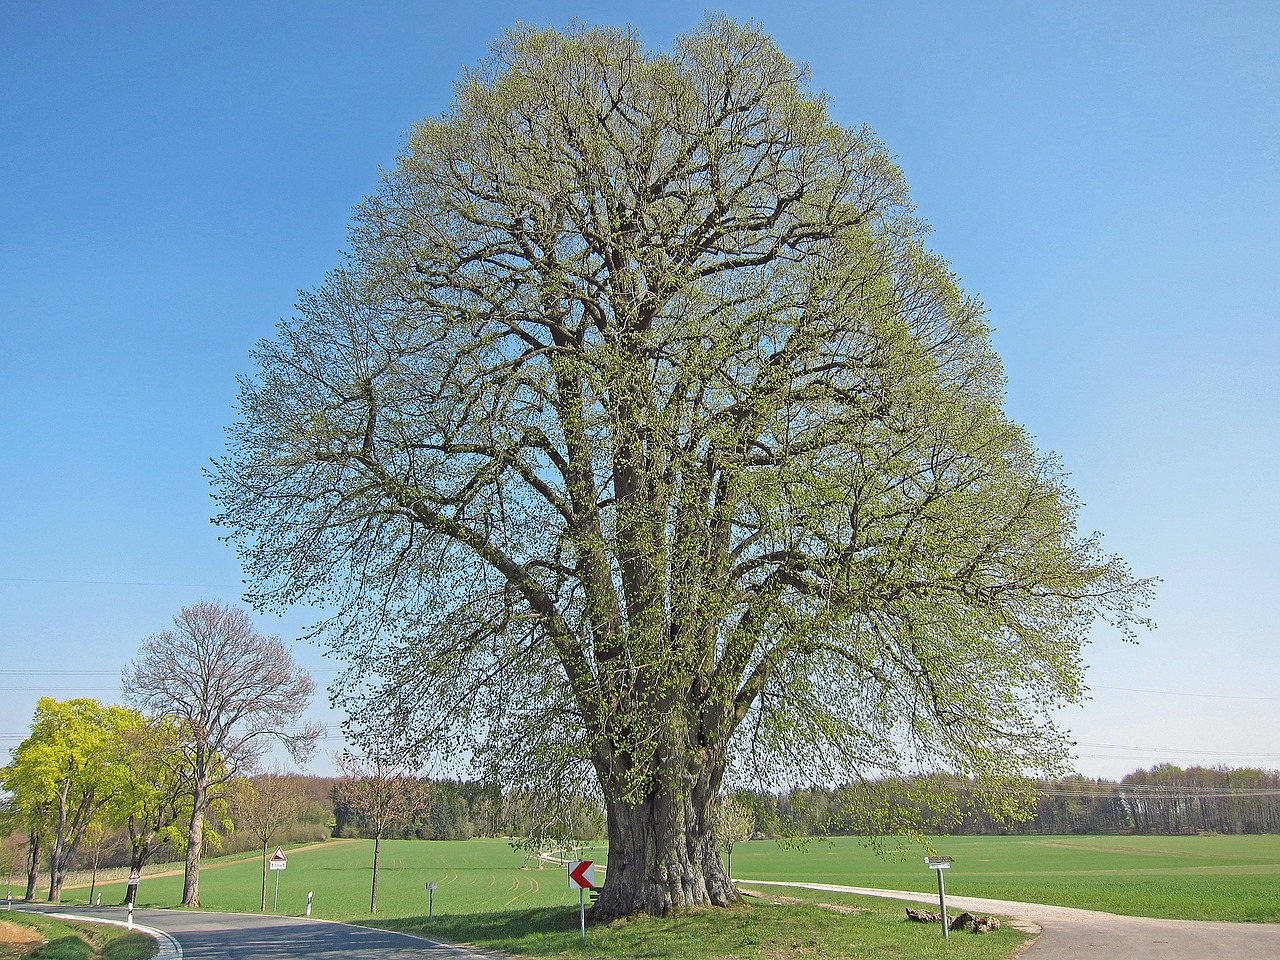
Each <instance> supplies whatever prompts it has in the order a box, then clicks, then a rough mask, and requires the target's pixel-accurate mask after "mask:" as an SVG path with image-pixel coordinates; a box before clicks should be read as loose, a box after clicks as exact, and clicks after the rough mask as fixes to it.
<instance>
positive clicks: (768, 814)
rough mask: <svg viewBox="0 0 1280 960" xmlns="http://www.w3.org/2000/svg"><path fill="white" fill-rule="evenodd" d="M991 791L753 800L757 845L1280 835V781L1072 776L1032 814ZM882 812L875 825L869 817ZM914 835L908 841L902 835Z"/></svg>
mask: <svg viewBox="0 0 1280 960" xmlns="http://www.w3.org/2000/svg"><path fill="white" fill-rule="evenodd" d="M990 789H991V788H990V787H989V786H985V785H982V784H980V783H978V782H977V781H974V780H969V779H964V778H959V777H953V776H945V775H934V776H927V777H916V778H906V779H903V780H899V781H892V782H878V783H868V784H859V785H848V786H842V787H839V788H836V789H828V788H823V787H814V788H804V789H795V790H791V791H787V792H784V793H760V792H757V793H745V794H740V796H744V797H746V798H747V802H748V805H749V806H750V808H751V809H752V810H753V811H754V812H755V818H756V833H757V835H765V836H771V835H782V836H793V835H799V836H805V835H809V836H814V835H820V834H837V835H840V834H843V835H850V834H852V835H864V836H865V835H881V834H882V833H883V831H882V830H879V829H877V828H876V827H877V826H878V823H879V822H881V821H883V820H885V819H887V820H888V821H889V822H891V823H892V822H898V823H901V824H908V823H910V824H914V825H915V826H916V829H918V830H919V831H920V832H923V833H933V834H945V835H969V834H990V835H1002V834H1020V835H1022V834H1046V835H1049V834H1160V835H1178V834H1196V833H1222V834H1264V833H1276V832H1280V771H1275V770H1263V769H1258V768H1254V767H1227V766H1216V767H1202V766H1191V767H1187V768H1185V769H1184V768H1182V767H1179V766H1177V765H1175V764H1170V763H1163V764H1157V765H1156V766H1153V767H1151V768H1150V769H1141V770H1135V771H1134V772H1132V773H1129V774H1126V775H1125V776H1124V777H1122V778H1121V779H1120V780H1118V781H1117V780H1106V779H1089V778H1086V777H1081V776H1071V777H1066V778H1063V779H1059V780H1053V781H1045V782H1041V783H1038V784H1037V785H1036V786H1035V790H1034V798H1033V801H1032V802H1031V803H1030V804H1027V805H1025V806H1020V807H1018V808H1013V809H1010V810H1008V811H1007V813H1008V815H1007V816H999V815H997V814H995V813H993V805H992V804H991V803H990V802H989V798H986V797H983V796H982V794H983V793H984V791H990ZM871 809H876V810H879V811H880V820H879V821H877V822H875V823H872V822H871V821H870V820H869V819H868V811H869V810H871ZM903 832H909V831H903Z"/></svg>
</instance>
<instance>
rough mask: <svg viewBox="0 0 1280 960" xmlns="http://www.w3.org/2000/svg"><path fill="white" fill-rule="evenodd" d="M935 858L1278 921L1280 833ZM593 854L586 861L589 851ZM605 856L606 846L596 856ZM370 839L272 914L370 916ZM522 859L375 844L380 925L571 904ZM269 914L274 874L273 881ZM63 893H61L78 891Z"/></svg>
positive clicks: (1008, 893) (841, 859)
mask: <svg viewBox="0 0 1280 960" xmlns="http://www.w3.org/2000/svg"><path fill="white" fill-rule="evenodd" d="M934 846H935V848H936V851H937V852H938V853H941V854H947V855H950V856H952V857H954V858H955V865H954V867H953V869H952V870H951V871H950V873H949V874H948V876H947V888H948V890H949V892H951V893H952V894H954V895H957V896H959V895H969V896H978V897H995V898H998V899H1003V900H1022V901H1031V902H1037V903H1055V904H1061V905H1064V906H1075V907H1085V908H1088V909H1096V910H1107V911H1110V912H1112V913H1128V914H1133V915H1138V916H1153V917H1175V918H1186V919H1204V920H1210V919H1213V920H1254V921H1273V922H1274V921H1280V837H1275V836H1260V837H1259V836H1254V837H1224V836H1214V837H944V838H940V839H938V840H936V841H935V843H934ZM587 855H588V856H592V855H593V854H592V853H591V852H589V853H588V854H587ZM594 855H595V856H596V857H597V858H602V856H603V854H602V852H601V851H595V853H594ZM922 858H923V853H922V852H921V851H920V850H918V849H913V850H911V851H909V852H908V853H907V854H906V855H904V856H903V857H902V858H900V859H896V860H895V859H887V858H882V857H877V856H876V855H875V854H874V853H873V852H872V851H870V850H868V849H867V848H866V847H864V846H862V845H860V844H859V843H858V842H857V841H856V840H853V839H850V838H837V839H835V840H833V841H831V842H824V841H812V842H810V843H809V844H808V845H807V847H806V848H804V849H802V850H784V849H780V848H779V847H778V845H777V844H776V843H773V842H771V841H763V840H757V841H753V842H751V843H744V844H739V845H738V846H737V847H736V848H735V849H734V857H733V860H734V873H735V875H736V876H737V877H738V878H740V879H742V878H747V879H760V880H793V881H812V882H821V883H838V884H849V885H853V886H865V887H884V888H890V889H898V890H919V891H923V892H929V891H931V890H933V889H935V886H934V884H935V879H934V875H933V874H932V873H931V872H930V871H929V870H927V869H926V868H925V866H924V864H923V862H922ZM371 860H372V844H371V842H369V841H360V840H347V841H334V842H330V843H328V844H323V845H318V846H313V847H304V848H299V849H296V850H292V851H290V852H289V866H288V868H287V870H285V871H284V872H283V873H281V874H280V902H279V912H280V913H282V914H293V915H298V914H301V913H302V912H303V910H304V908H305V905H306V895H307V891H308V890H314V891H315V905H314V915H315V916H318V917H324V918H328V919H354V920H361V919H367V918H368V917H369V912H368V908H369V868H370V863H371ZM522 863H523V857H522V855H521V854H519V853H517V852H516V851H514V850H512V849H511V847H510V846H509V845H508V844H507V843H506V842H505V841H502V840H467V841H460V842H430V841H413V840H407V841H389V842H384V844H383V858H382V869H381V871H380V876H379V887H378V916H379V918H393V917H417V916H421V915H424V914H425V913H426V908H427V893H426V890H425V886H426V883H427V882H428V881H432V882H436V883H438V884H439V887H438V889H437V891H436V895H435V911H436V914H437V916H448V915H460V914H478V913H490V912H495V911H518V910H528V909H531V908H537V907H562V908H565V909H567V910H569V911H570V912H571V913H572V912H573V911H572V908H573V907H575V906H576V904H577V894H576V893H574V892H572V891H570V890H569V888H568V881H567V878H566V875H565V871H564V870H563V869H562V868H555V867H547V868H545V869H542V870H537V869H528V870H525V869H521V864H522ZM268 881H269V886H268V894H267V909H268V911H270V909H271V900H272V895H273V889H274V881H275V875H274V874H271V875H269V876H268ZM260 883H261V874H260V867H259V861H258V860H257V859H256V858H250V859H244V858H240V859H236V860H221V861H212V862H210V863H209V864H207V865H206V866H205V868H204V869H203V870H202V871H201V875H200V899H201V902H202V904H203V905H204V906H206V907H208V908H211V909H218V910H232V911H243V912H256V911H257V909H258V903H259V896H260ZM99 889H100V890H102V891H103V902H104V903H109V902H112V901H113V900H115V901H119V900H120V899H121V898H122V897H123V894H124V886H123V884H120V883H114V884H107V885H103V884H100V885H99ZM181 890H182V878H181V876H180V875H174V876H168V877H144V879H143V882H142V886H141V889H140V893H139V903H141V904H152V905H159V906H172V905H174V904H176V903H177V902H178V900H179V899H180V897H181ZM85 895H86V891H83V890H80V889H70V890H68V891H67V897H68V898H69V899H70V898H75V897H77V896H81V897H83V896H85Z"/></svg>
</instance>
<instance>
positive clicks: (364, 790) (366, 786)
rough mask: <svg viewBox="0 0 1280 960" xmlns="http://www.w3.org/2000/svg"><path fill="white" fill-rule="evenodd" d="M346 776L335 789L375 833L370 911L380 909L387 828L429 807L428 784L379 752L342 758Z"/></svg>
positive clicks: (339, 761)
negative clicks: (380, 861) (381, 861)
mask: <svg viewBox="0 0 1280 960" xmlns="http://www.w3.org/2000/svg"><path fill="white" fill-rule="evenodd" d="M338 769H339V770H341V771H342V779H341V780H339V781H338V783H337V785H336V786H335V788H334V791H335V793H336V794H337V796H338V798H339V800H340V801H341V802H344V803H346V805H347V806H348V808H349V809H350V811H351V813H352V814H354V815H355V816H356V817H357V818H358V819H360V820H363V821H364V823H365V826H366V828H367V829H368V831H369V832H370V833H372V834H373V883H372V887H371V889H370V892H369V912H370V913H377V912H378V859H379V857H380V856H381V852H382V838H383V836H384V835H385V834H386V832H387V830H389V829H391V828H392V827H396V826H403V825H404V824H406V823H410V822H412V820H413V819H414V817H416V816H418V815H419V814H420V813H421V812H422V811H423V810H425V808H426V799H427V790H428V787H427V786H426V785H425V784H424V783H423V782H422V781H421V780H419V779H418V778H417V777H414V776H412V775H410V773H409V770H408V767H407V765H406V763H405V762H404V761H402V760H400V759H399V758H393V757H388V756H385V755H382V754H379V753H378V752H377V751H369V752H366V753H365V755H363V756H355V755H353V754H350V753H344V754H342V755H341V756H340V757H338Z"/></svg>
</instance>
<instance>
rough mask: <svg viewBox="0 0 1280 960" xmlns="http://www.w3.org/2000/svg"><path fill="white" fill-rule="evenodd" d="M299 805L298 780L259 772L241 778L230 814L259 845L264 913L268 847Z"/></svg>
mask: <svg viewBox="0 0 1280 960" xmlns="http://www.w3.org/2000/svg"><path fill="white" fill-rule="evenodd" d="M301 808H302V795H301V793H299V791H298V786H297V783H296V782H295V781H294V780H292V779H291V778H289V777H286V776H284V775H283V774H281V773H260V774H258V775H257V776H255V777H253V778H252V779H248V780H244V781H241V783H240V785H239V787H238V789H237V792H236V797H235V799H234V802H233V804H232V817H233V819H234V820H235V822H236V826H238V827H241V828H243V829H245V830H248V831H249V832H250V833H252V834H253V835H254V836H255V837H257V838H258V841H259V842H260V843H261V844H262V906H261V911H262V912H263V913H266V912H267V847H268V846H269V845H270V843H271V841H272V839H274V838H275V836H276V835H277V834H278V833H279V832H280V831H281V830H282V829H284V828H285V827H287V826H288V825H289V824H291V823H293V821H294V819H295V818H296V817H297V815H298V811H299V810H300V809H301Z"/></svg>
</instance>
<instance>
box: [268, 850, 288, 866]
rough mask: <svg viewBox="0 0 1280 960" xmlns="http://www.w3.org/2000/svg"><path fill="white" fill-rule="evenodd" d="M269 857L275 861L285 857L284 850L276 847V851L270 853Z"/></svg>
mask: <svg viewBox="0 0 1280 960" xmlns="http://www.w3.org/2000/svg"><path fill="white" fill-rule="evenodd" d="M271 859H272V860H275V861H276V862H277V863H279V862H280V861H282V860H284V859H286V858H285V855H284V850H282V849H281V848H280V847H276V852H275V853H273V854H272V855H271Z"/></svg>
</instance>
